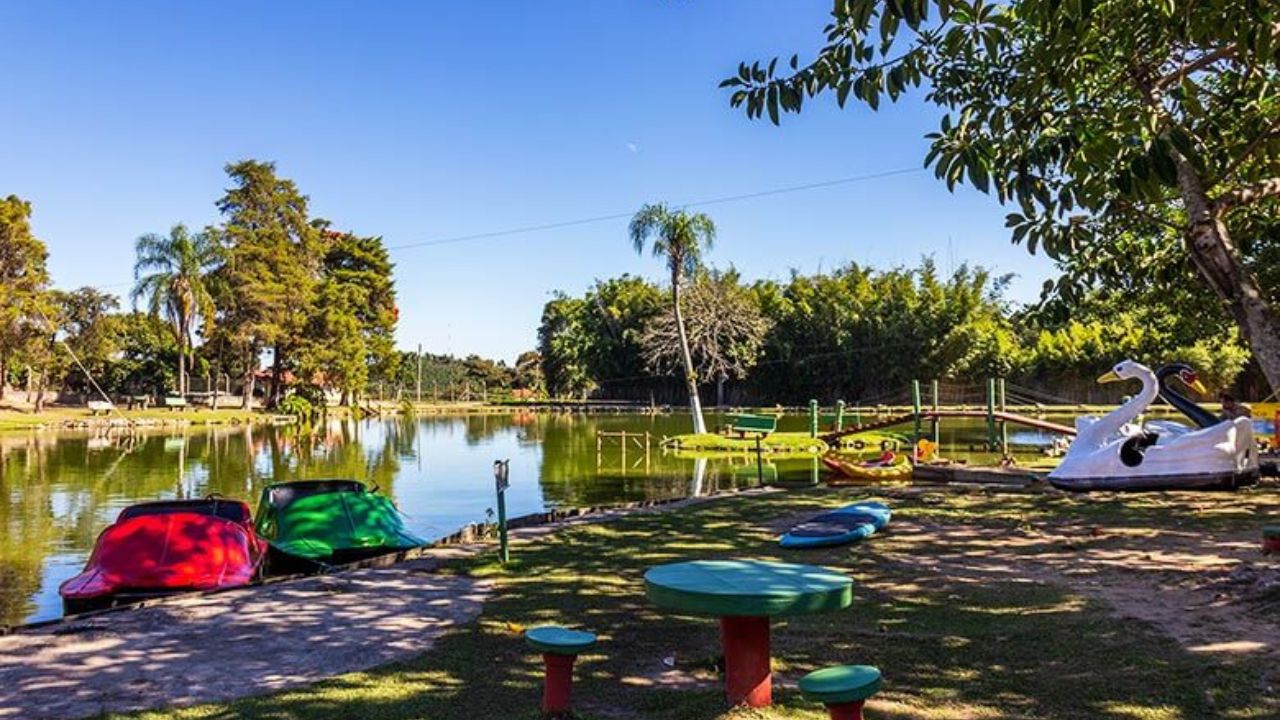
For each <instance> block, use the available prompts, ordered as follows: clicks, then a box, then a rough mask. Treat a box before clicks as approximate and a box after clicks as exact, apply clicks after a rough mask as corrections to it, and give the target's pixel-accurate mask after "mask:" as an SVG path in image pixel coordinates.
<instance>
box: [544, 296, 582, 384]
mask: <svg viewBox="0 0 1280 720" xmlns="http://www.w3.org/2000/svg"><path fill="white" fill-rule="evenodd" d="M585 307H586V303H585V301H583V300H581V299H579V298H571V297H568V296H567V295H565V294H564V293H556V294H555V296H554V297H553V298H552V299H551V300H550V301H549V302H547V304H546V305H544V306H543V308H542V321H541V322H540V323H539V324H538V352H539V354H540V355H541V356H542V374H543V376H544V377H545V378H546V382H547V392H548V393H550V394H551V395H553V396H564V395H582V396H584V397H585V396H586V394H587V393H588V392H590V391H591V390H592V389H593V388H594V387H595V386H596V382H595V379H594V378H592V377H591V374H590V372H589V371H588V368H587V353H588V351H589V348H590V345H591V343H592V342H593V338H592V337H591V336H590V335H588V334H587V333H586V332H584V331H583V316H584V314H585V312H584V309H585Z"/></svg>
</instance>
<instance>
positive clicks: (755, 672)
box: [720, 617, 773, 707]
mask: <svg viewBox="0 0 1280 720" xmlns="http://www.w3.org/2000/svg"><path fill="white" fill-rule="evenodd" d="M720 640H721V642H722V643H723V644H724V690H725V696H726V697H727V698H728V700H729V704H730V705H739V704H742V703H745V704H747V705H748V706H750V707H765V706H767V705H769V704H771V703H772V702H773V681H772V677H771V675H770V673H771V671H772V669H771V668H770V666H769V618H767V617H725V618H721V619H720Z"/></svg>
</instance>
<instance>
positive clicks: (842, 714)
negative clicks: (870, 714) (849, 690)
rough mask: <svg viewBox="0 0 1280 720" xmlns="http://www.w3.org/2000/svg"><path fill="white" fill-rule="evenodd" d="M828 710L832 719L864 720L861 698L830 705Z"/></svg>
mask: <svg viewBox="0 0 1280 720" xmlns="http://www.w3.org/2000/svg"><path fill="white" fill-rule="evenodd" d="M827 712H828V713H829V714H830V715H831V720H863V719H862V701H861V700H857V701H855V702H851V703H839V704H836V705H828V706H827Z"/></svg>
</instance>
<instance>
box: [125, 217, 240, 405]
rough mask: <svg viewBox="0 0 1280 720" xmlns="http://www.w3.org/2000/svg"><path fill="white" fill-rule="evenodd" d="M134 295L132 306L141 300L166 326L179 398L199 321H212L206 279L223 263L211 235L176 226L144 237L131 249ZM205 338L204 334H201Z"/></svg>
mask: <svg viewBox="0 0 1280 720" xmlns="http://www.w3.org/2000/svg"><path fill="white" fill-rule="evenodd" d="M134 251H135V252H136V254H137V260H135V261H134V265H133V278H134V285H133V292H132V293H130V298H131V299H132V300H133V303H134V306H135V307H137V304H138V301H139V300H145V301H146V302H147V306H148V308H149V311H150V312H151V314H152V315H153V316H155V317H162V316H163V317H164V318H165V320H167V321H168V322H169V328H170V330H171V331H172V332H173V339H174V341H176V342H177V344H178V387H177V392H178V394H179V395H186V393H187V390H188V384H187V361H188V360H189V359H190V354H191V348H192V343H193V337H192V336H193V334H194V332H195V329H196V327H197V324H198V323H201V322H203V323H204V324H205V325H206V326H208V325H209V324H210V323H212V322H213V315H214V304H213V294H212V293H211V292H210V282H209V278H210V276H211V275H212V273H213V272H214V271H215V270H216V269H217V268H218V266H219V263H220V262H221V260H222V251H221V248H220V247H219V245H218V242H217V239H216V237H215V235H214V234H213V233H212V232H197V233H192V232H191V231H189V230H187V227H186V226H185V225H183V224H181V223H179V224H177V225H174V226H173V227H172V228H170V229H169V234H168V235H157V234H155V233H148V234H146V235H143V236H142V237H139V238H138V241H137V243H136V244H135V246H134ZM206 334H207V333H206Z"/></svg>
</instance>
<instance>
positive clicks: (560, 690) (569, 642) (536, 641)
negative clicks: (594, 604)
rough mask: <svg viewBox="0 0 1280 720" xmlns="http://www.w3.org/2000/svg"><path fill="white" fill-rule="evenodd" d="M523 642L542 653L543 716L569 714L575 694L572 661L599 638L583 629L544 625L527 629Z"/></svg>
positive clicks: (591, 646)
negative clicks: (571, 698) (543, 670)
mask: <svg viewBox="0 0 1280 720" xmlns="http://www.w3.org/2000/svg"><path fill="white" fill-rule="evenodd" d="M524 639H525V640H526V641H528V643H529V644H530V645H531V646H533V649H535V650H537V651H539V652H541V653H542V663H543V667H544V668H545V674H544V682H543V686H542V714H543V715H544V716H546V717H560V716H564V715H568V714H569V698H570V695H571V694H572V691H573V662H574V661H575V660H577V658H578V655H579V654H580V653H584V652H586V651H587V650H590V649H591V648H593V647H595V644H596V636H595V635H594V634H592V633H589V632H583V631H581V630H570V629H568V628H562V627H558V626H556V625H543V626H542V627H536V628H530V629H529V630H526V631H525V633H524Z"/></svg>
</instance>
